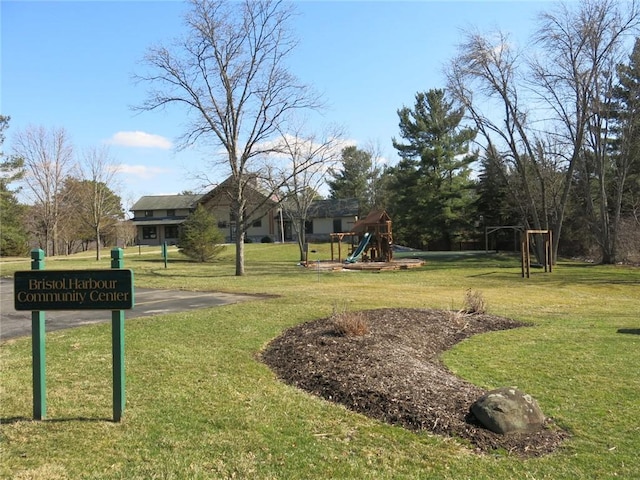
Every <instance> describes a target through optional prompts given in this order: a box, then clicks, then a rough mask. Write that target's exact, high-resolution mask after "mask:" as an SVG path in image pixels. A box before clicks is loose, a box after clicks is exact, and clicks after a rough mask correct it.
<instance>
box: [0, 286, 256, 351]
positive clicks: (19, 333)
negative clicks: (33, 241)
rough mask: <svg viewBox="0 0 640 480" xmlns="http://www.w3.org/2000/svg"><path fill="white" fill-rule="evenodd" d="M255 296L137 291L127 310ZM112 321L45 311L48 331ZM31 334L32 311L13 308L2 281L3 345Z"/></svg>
mask: <svg viewBox="0 0 640 480" xmlns="http://www.w3.org/2000/svg"><path fill="white" fill-rule="evenodd" d="M260 298H261V297H259V296H256V295H240V294H231V293H221V292H187V291H182V290H156V289H149V288H136V289H135V306H134V307H133V309H131V310H126V311H125V322H126V319H129V318H135V317H148V316H152V315H163V314H166V313H174V312H182V311H185V310H193V309H196V308H207V307H215V306H219V305H228V304H232V303H239V302H247V301H250V300H258V299H260ZM109 321H111V312H110V311H109V310H69V311H54V310H52V311H48V312H46V320H45V322H46V323H45V325H46V327H45V328H46V331H47V332H50V331H54V330H61V329H64V328H73V327H79V326H82V325H89V324H93V323H100V322H109ZM27 335H31V312H29V311H17V310H16V309H15V308H14V295H13V279H12V278H0V342H2V341H4V340H8V339H10V338H17V337H23V336H27Z"/></svg>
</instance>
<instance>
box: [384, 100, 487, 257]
mask: <svg viewBox="0 0 640 480" xmlns="http://www.w3.org/2000/svg"><path fill="white" fill-rule="evenodd" d="M463 114H464V110H463V109H462V108H455V106H454V104H453V102H451V101H449V100H448V99H447V98H446V96H445V92H444V90H441V89H432V90H429V91H428V92H426V93H423V92H419V93H417V94H416V101H415V105H414V108H413V109H410V108H408V107H403V108H402V109H400V110H398V116H399V118H400V125H399V126H400V136H401V137H402V138H403V139H404V140H405V142H406V143H401V142H399V141H396V140H395V139H393V146H394V147H395V148H396V150H398V154H399V155H400V157H401V159H402V160H401V161H400V163H399V164H398V166H397V167H394V168H393V169H392V170H391V174H392V176H394V177H395V178H394V179H393V180H392V181H391V185H390V190H391V195H390V197H391V198H390V200H391V204H390V205H388V210H389V211H390V212H391V214H392V215H391V216H392V218H393V219H394V230H395V231H396V234H398V236H399V237H400V239H401V240H404V241H405V242H406V243H408V244H410V245H413V246H417V247H420V248H425V247H428V248H444V249H448V248H452V247H453V245H454V242H455V241H457V240H462V239H464V238H466V237H468V236H469V235H470V231H471V229H472V228H473V224H474V223H475V220H476V218H475V217H476V215H475V212H474V209H473V202H474V190H473V182H472V180H471V178H470V172H471V170H470V164H471V163H472V162H473V161H475V159H476V157H475V155H473V154H470V153H469V144H470V142H471V141H472V140H473V139H474V138H475V135H476V132H475V130H473V129H471V128H464V127H461V126H460V123H461V121H462V118H463Z"/></svg>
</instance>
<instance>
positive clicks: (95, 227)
mask: <svg viewBox="0 0 640 480" xmlns="http://www.w3.org/2000/svg"><path fill="white" fill-rule="evenodd" d="M79 172H80V179H81V180H84V181H85V182H86V186H87V187H88V188H86V189H85V191H84V195H82V196H81V197H79V198H78V199H77V200H78V201H77V202H75V203H76V205H77V213H78V215H79V216H80V217H81V219H82V221H83V222H84V223H85V224H86V225H87V226H88V227H89V228H91V230H92V232H93V235H94V241H95V243H96V260H100V255H101V245H102V233H103V229H104V228H105V227H110V228H112V229H115V226H116V224H117V222H118V221H120V220H121V219H122V218H123V217H124V214H123V212H122V205H121V204H120V197H118V196H117V195H115V194H114V191H113V188H114V187H115V179H116V174H117V173H118V165H117V164H116V162H115V161H114V160H113V159H112V157H111V154H110V152H109V150H108V149H107V148H106V147H101V148H95V147H94V148H90V149H88V150H86V151H85V152H84V153H83V156H82V161H81V162H80V164H79Z"/></svg>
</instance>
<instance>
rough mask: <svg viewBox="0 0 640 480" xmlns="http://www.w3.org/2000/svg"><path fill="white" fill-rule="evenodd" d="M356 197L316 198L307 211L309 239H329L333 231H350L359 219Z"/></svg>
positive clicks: (306, 230)
mask: <svg viewBox="0 0 640 480" xmlns="http://www.w3.org/2000/svg"><path fill="white" fill-rule="evenodd" d="M358 208H359V206H358V200H357V199H355V198H346V199H338V200H336V199H328V200H315V201H314V202H313V203H312V204H311V205H310V206H309V210H308V212H307V221H306V224H305V236H306V238H307V241H329V240H330V236H331V234H332V233H342V232H350V231H351V229H352V228H353V226H354V224H355V223H356V222H357V221H358Z"/></svg>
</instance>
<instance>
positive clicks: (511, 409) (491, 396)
mask: <svg viewBox="0 0 640 480" xmlns="http://www.w3.org/2000/svg"><path fill="white" fill-rule="evenodd" d="M471 413H473V415H475V417H476V418H477V419H478V420H479V421H480V423H481V424H482V425H484V426H485V427H486V428H488V429H489V430H491V431H492V432H496V433H503V434H504V433H512V432H518V433H523V432H535V431H537V430H540V429H542V427H543V425H544V415H543V413H542V411H541V410H540V407H539V406H538V402H536V401H535V400H534V399H533V398H532V397H531V396H530V395H527V394H525V393H523V392H521V391H520V390H518V389H516V388H513V387H504V388H498V389H496V390H491V391H490V392H487V393H485V394H484V395H483V396H482V397H480V398H479V399H478V400H476V402H475V403H474V404H473V405H472V406H471Z"/></svg>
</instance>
